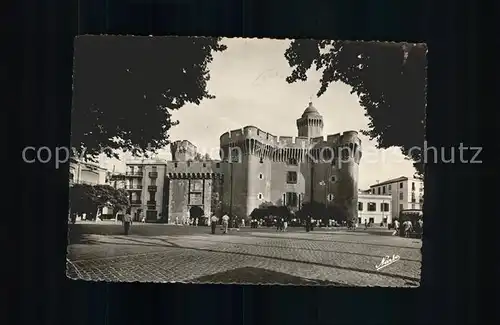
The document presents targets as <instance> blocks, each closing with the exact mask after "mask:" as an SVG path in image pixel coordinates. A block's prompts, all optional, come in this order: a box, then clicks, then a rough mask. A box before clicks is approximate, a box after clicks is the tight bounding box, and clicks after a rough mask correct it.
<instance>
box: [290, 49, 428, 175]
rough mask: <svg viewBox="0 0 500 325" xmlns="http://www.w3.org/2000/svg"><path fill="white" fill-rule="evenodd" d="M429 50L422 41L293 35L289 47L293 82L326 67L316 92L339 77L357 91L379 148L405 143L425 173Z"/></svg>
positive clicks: (405, 151)
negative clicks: (304, 38)
mask: <svg viewBox="0 0 500 325" xmlns="http://www.w3.org/2000/svg"><path fill="white" fill-rule="evenodd" d="M426 54H427V48H426V46H425V45H423V44H396V43H376V42H349V41H325V40H294V41H293V42H292V43H291V45H290V47H289V48H288V49H287V50H286V51H285V58H286V59H287V61H288V63H289V64H290V66H291V67H293V68H294V70H293V72H292V74H291V75H290V76H288V77H287V78H286V81H287V82H289V83H292V82H296V81H298V80H301V81H305V80H307V75H306V73H307V71H309V70H310V69H311V68H313V67H315V68H316V70H322V71H323V74H322V78H321V80H320V83H321V86H320V89H319V90H318V93H317V96H318V97H319V96H321V95H322V94H324V93H325V91H326V90H327V88H328V86H329V85H330V84H331V83H332V82H336V81H341V82H344V83H346V84H348V85H349V86H351V87H352V91H351V93H356V94H357V95H358V96H359V99H360V104H361V106H362V107H363V108H364V109H365V110H366V113H365V115H366V116H368V118H369V119H370V123H369V129H368V130H362V133H363V134H365V135H367V136H369V137H370V139H376V140H377V141H378V146H379V148H389V147H392V146H398V147H401V150H402V152H403V154H404V155H406V156H407V157H408V158H409V159H413V161H414V167H415V168H416V170H417V174H418V175H420V176H422V175H423V172H424V165H423V163H421V159H422V157H421V154H422V153H421V150H416V149H413V150H412V148H422V147H423V143H424V137H425V107H426V81H427V80H426V79H427V78H426V73H427V71H426V65H427V60H426Z"/></svg>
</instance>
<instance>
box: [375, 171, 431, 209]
mask: <svg viewBox="0 0 500 325" xmlns="http://www.w3.org/2000/svg"><path fill="white" fill-rule="evenodd" d="M370 193H372V194H376V195H390V196H391V209H392V218H393V219H394V218H397V217H398V216H399V212H400V211H401V210H407V209H419V210H421V209H422V207H423V203H424V181H423V180H421V179H418V178H409V177H405V176H401V177H398V178H394V179H390V180H387V181H385V182H381V183H377V184H374V185H371V186H370Z"/></svg>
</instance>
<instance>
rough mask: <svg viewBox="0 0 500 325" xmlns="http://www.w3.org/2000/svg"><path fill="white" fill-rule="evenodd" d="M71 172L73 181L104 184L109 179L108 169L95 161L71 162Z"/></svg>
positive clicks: (71, 180)
mask: <svg viewBox="0 0 500 325" xmlns="http://www.w3.org/2000/svg"><path fill="white" fill-rule="evenodd" d="M69 173H70V182H71V183H79V184H90V185H98V184H99V185H104V184H106V181H107V177H106V176H107V170H106V169H105V168H102V167H100V166H99V165H97V164H93V163H87V162H77V161H73V162H70V164H69Z"/></svg>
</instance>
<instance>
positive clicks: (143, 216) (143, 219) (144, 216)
mask: <svg viewBox="0 0 500 325" xmlns="http://www.w3.org/2000/svg"><path fill="white" fill-rule="evenodd" d="M139 216H140V218H141V222H142V223H146V215H144V212H140V213H139Z"/></svg>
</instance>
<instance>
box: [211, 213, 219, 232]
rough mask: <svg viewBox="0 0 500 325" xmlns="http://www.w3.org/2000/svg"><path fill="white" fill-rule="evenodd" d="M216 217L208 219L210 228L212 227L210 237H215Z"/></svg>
mask: <svg viewBox="0 0 500 325" xmlns="http://www.w3.org/2000/svg"><path fill="white" fill-rule="evenodd" d="M217 221H218V220H217V217H216V216H215V214H214V215H213V216H212V217H211V218H210V227H212V235H215V228H216V227H217Z"/></svg>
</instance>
